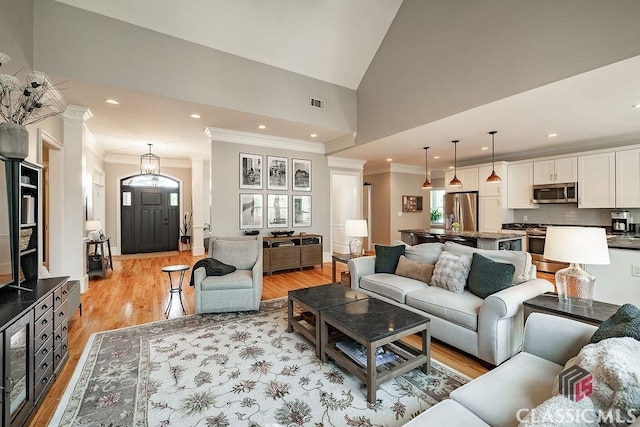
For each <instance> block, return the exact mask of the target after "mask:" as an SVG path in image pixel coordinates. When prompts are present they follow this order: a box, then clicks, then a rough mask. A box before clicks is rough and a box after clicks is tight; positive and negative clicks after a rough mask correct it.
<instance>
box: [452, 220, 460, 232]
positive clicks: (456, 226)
mask: <svg viewBox="0 0 640 427" xmlns="http://www.w3.org/2000/svg"><path fill="white" fill-rule="evenodd" d="M451 231H453V232H454V233H457V232H459V231H460V224H459V223H457V222H454V223H453V224H451Z"/></svg>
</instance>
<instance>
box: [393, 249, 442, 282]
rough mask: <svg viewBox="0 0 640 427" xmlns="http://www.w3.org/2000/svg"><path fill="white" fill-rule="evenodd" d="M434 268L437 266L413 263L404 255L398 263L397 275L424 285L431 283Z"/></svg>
mask: <svg viewBox="0 0 640 427" xmlns="http://www.w3.org/2000/svg"><path fill="white" fill-rule="evenodd" d="M434 267H435V265H433V264H426V263H424V262H416V261H411V260H410V259H407V257H405V256H404V255H402V256H401V257H400V260H399V261H398V268H396V274H397V275H398V276H404V277H408V278H410V279H415V280H420V281H421V282H424V283H429V281H430V280H431V275H432V274H433V268H434Z"/></svg>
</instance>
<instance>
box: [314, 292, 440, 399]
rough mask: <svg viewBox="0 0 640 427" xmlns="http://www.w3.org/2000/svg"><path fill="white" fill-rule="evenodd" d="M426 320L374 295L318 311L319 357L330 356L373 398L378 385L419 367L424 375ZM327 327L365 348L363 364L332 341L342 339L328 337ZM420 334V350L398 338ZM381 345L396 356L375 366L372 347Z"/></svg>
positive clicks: (427, 345) (428, 338)
mask: <svg viewBox="0 0 640 427" xmlns="http://www.w3.org/2000/svg"><path fill="white" fill-rule="evenodd" d="M429 322H430V319H429V318H428V317H425V316H422V315H420V314H417V313H414V312H412V311H409V310H406V309H404V308H402V307H398V306H395V305H393V304H389V303H387V302H384V301H381V300H379V299H376V298H369V299H366V300H362V301H356V302H352V303H350V304H343V305H337V306H334V307H328V308H325V309H323V310H322V311H321V315H320V330H321V337H320V342H321V343H322V346H321V352H320V358H321V359H322V361H323V362H326V361H327V359H328V357H331V358H332V359H333V360H334V361H335V362H336V363H337V364H338V365H340V366H342V367H343V368H345V369H346V370H348V371H349V372H351V373H352V374H354V375H356V376H357V377H358V378H360V379H361V380H362V382H364V383H365V384H366V386H367V400H368V401H369V403H375V401H376V388H377V387H378V384H381V383H383V382H385V381H388V380H390V379H392V378H395V377H397V376H399V375H402V374H404V373H405V372H409V371H410V370H412V369H415V368H418V367H421V368H422V371H423V372H424V373H425V374H428V373H429V369H430V367H431V354H430V344H431V334H430V323H429ZM330 329H335V330H337V331H339V332H341V333H342V334H344V335H346V336H348V337H350V338H352V339H354V340H355V341H357V342H358V343H360V344H362V345H363V346H365V348H366V352H367V360H366V366H362V365H359V364H358V363H356V362H355V361H353V359H351V358H350V357H349V356H347V355H346V354H345V353H343V352H342V351H341V350H340V349H338V348H337V347H336V342H337V341H338V340H340V339H344V337H343V338H330V336H329V334H330ZM416 333H421V334H422V349H421V351H419V350H416V349H415V348H414V347H411V346H409V345H407V344H405V343H403V342H401V341H400V339H402V338H404V337H406V336H409V335H412V334H416ZM378 347H383V348H384V350H385V351H390V352H393V353H394V354H396V355H397V356H398V357H397V358H396V359H395V360H394V361H393V362H390V363H388V364H386V365H385V369H384V370H383V369H378V367H377V366H376V358H375V354H376V350H377V348H378Z"/></svg>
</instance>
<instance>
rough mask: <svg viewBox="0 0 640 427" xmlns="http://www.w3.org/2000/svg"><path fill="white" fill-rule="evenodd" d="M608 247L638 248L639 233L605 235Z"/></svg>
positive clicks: (639, 248) (639, 246) (639, 247)
mask: <svg viewBox="0 0 640 427" xmlns="http://www.w3.org/2000/svg"><path fill="white" fill-rule="evenodd" d="M607 244H608V245H609V248H615V249H635V250H640V235H637V234H635V233H634V234H631V233H627V234H609V235H607Z"/></svg>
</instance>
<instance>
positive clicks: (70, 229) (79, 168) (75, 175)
mask: <svg viewBox="0 0 640 427" xmlns="http://www.w3.org/2000/svg"><path fill="white" fill-rule="evenodd" d="M92 116H93V115H92V114H91V111H90V110H89V109H88V108H86V107H78V106H69V107H68V108H67V110H66V111H65V112H64V113H63V115H62V118H63V119H64V120H63V131H64V133H63V135H64V148H63V150H62V153H63V167H64V171H63V176H62V178H63V182H64V193H63V194H64V195H63V205H62V207H63V212H64V215H63V218H62V233H61V236H60V239H59V240H60V241H61V245H58V246H59V247H60V252H58V251H56V250H53V248H52V250H51V264H52V265H51V272H52V274H54V275H65V276H70V278H71V279H72V280H80V283H81V291H82V292H85V291H86V290H87V288H88V282H89V280H88V277H87V275H86V271H87V269H86V262H87V260H86V256H85V254H86V249H85V246H84V234H85V233H84V222H85V215H84V212H85V201H84V198H85V176H86V173H85V170H84V169H85V161H86V160H85V140H86V129H85V125H84V123H85V121H87V120H89V119H90V118H91V117H92ZM56 252H58V253H56ZM54 254H55V255H54ZM54 258H55V259H54Z"/></svg>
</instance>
